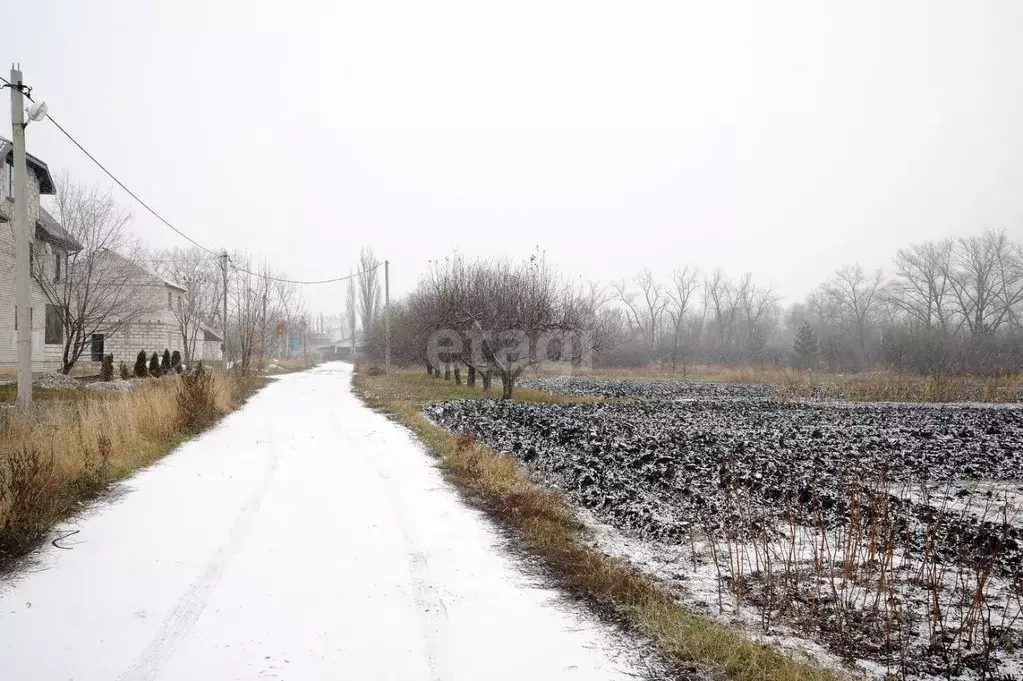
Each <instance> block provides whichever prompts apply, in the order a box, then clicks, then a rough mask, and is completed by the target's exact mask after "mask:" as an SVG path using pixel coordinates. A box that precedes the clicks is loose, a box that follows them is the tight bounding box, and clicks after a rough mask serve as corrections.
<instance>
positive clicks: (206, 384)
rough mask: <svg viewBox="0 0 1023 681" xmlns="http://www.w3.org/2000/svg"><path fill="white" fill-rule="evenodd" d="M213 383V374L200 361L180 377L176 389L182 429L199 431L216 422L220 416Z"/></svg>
mask: <svg viewBox="0 0 1023 681" xmlns="http://www.w3.org/2000/svg"><path fill="white" fill-rule="evenodd" d="M213 381H214V378H213V372H212V371H210V370H209V369H207V368H206V367H204V366H203V365H202V362H201V361H200V362H199V363H198V364H197V365H196V367H195V369H194V370H193V371H189V372H188V373H186V374H185V375H184V376H183V377H182V379H181V386H180V387H179V388H178V418H179V419H180V425H181V427H182V428H183V429H185V430H188V431H199V430H202V429H204V428H208V427H210V426H212V425H213V424H214V423H215V422H216V420H217V417H218V416H219V415H220V414H219V413H218V411H217V400H216V392H215V390H214V385H213Z"/></svg>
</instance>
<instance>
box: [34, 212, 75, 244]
mask: <svg viewBox="0 0 1023 681" xmlns="http://www.w3.org/2000/svg"><path fill="white" fill-rule="evenodd" d="M40 232H41V234H40ZM36 234H37V235H39V236H41V237H42V238H44V239H46V240H48V241H55V242H57V243H58V244H60V245H61V246H63V247H64V248H66V249H68V250H69V251H80V250H82V244H80V243H78V242H77V241H76V240H75V238H74V237H73V236H71V235H70V234H68V233H67V230H66V229H64V227H63V225H61V224H60V223H59V222H57V219H56V218H55V217H53V216H52V215H50V214H49V213H48V212H47V211H46V209H45V208H43V207H42V206H39V219H38V220H36Z"/></svg>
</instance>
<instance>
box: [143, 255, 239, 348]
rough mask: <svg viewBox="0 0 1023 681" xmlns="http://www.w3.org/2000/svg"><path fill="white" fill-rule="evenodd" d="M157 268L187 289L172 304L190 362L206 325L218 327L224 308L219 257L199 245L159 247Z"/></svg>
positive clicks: (162, 274) (159, 271) (207, 326)
mask: <svg viewBox="0 0 1023 681" xmlns="http://www.w3.org/2000/svg"><path fill="white" fill-rule="evenodd" d="M153 270H154V271H155V272H157V273H158V274H160V275H161V276H163V277H165V278H167V279H170V280H171V281H173V282H175V283H177V284H180V285H181V286H183V287H184V288H185V289H187V292H188V293H187V295H184V296H180V297H179V298H178V303H177V305H176V306H174V307H173V308H172V311H173V313H174V317H175V319H176V320H177V322H178V331H179V333H180V336H181V348H182V354H183V355H184V361H185V363H186V364H190V363H191V362H192V361H193V359H194V357H195V350H196V345H197V343H198V342H199V340H201V339H202V338H203V336H204V332H205V329H207V328H214V325H215V324H216V322H217V320H218V318H219V316H220V308H221V299H222V297H223V285H222V283H221V282H222V280H221V273H220V268H219V266H218V265H217V262H216V260H215V259H213V258H211V257H210V256H209V254H208V253H206V252H205V251H204V250H202V249H201V248H198V247H193V248H188V249H179V248H176V249H172V250H163V251H157V252H156V253H155V254H154V258H153Z"/></svg>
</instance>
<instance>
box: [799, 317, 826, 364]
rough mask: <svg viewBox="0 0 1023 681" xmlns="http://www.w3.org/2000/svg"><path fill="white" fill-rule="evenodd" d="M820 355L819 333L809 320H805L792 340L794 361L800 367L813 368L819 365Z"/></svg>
mask: <svg viewBox="0 0 1023 681" xmlns="http://www.w3.org/2000/svg"><path fill="white" fill-rule="evenodd" d="M818 355H820V347H819V345H818V343H817V334H816V333H814V330H813V327H812V326H810V324H809V322H803V324H802V325H801V326H800V327H799V329H797V330H796V336H795V338H794V339H793V341H792V363H793V364H794V365H795V366H796V367H797V368H799V369H812V368H813V367H814V366H816V365H817V357H818Z"/></svg>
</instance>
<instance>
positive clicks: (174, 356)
mask: <svg viewBox="0 0 1023 681" xmlns="http://www.w3.org/2000/svg"><path fill="white" fill-rule="evenodd" d="M170 363H171V368H172V369H173V370H174V373H176V374H180V373H181V353H180V352H178V351H177V350H175V351H174V352H172V353H171V360H170Z"/></svg>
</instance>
